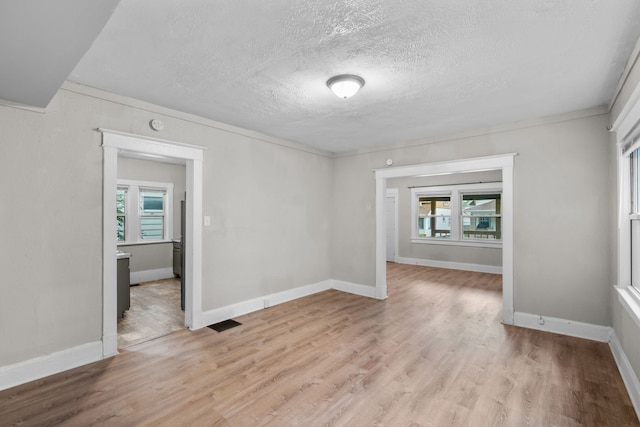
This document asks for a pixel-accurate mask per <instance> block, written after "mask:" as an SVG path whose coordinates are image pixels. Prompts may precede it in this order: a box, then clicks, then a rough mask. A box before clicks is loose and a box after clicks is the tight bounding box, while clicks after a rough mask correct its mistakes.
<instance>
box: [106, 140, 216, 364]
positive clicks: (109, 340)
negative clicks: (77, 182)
mask: <svg viewBox="0 0 640 427" xmlns="http://www.w3.org/2000/svg"><path fill="white" fill-rule="evenodd" d="M100 131H101V132H102V135H103V141H102V147H103V151H104V171H103V172H104V174H103V335H102V346H103V356H105V357H106V356H110V355H114V354H116V353H117V347H118V344H117V290H116V281H117V280H116V277H117V267H116V250H115V248H116V245H117V222H116V221H115V219H114V213H115V212H116V199H117V197H116V194H117V171H118V156H137V157H139V158H140V157H142V158H147V159H149V160H156V161H158V160H165V161H169V160H171V161H174V162H175V161H177V162H181V163H183V164H184V165H185V168H186V180H185V184H186V185H185V186H186V193H187V195H189V197H187V199H186V204H185V221H184V222H185V233H184V234H185V237H186V239H185V245H184V247H183V251H184V253H185V254H186V257H185V260H186V262H185V265H184V271H183V273H184V275H185V317H184V323H185V326H187V327H188V328H190V329H197V328H200V327H202V326H203V325H202V319H201V318H202V307H201V297H202V295H201V294H202V292H201V289H202V221H201V218H202V159H203V150H204V147H199V146H194V145H187V144H181V143H176V142H171V141H164V140H159V139H154V138H148V137H142V136H138V135H131V134H126V133H122V132H115V131H109V130H102V129H101V130H100Z"/></svg>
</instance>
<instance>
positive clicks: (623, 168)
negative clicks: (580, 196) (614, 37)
mask: <svg viewBox="0 0 640 427" xmlns="http://www.w3.org/2000/svg"><path fill="white" fill-rule="evenodd" d="M610 130H611V131H612V132H615V135H616V143H617V144H616V160H617V178H618V181H617V190H618V224H617V226H618V227H617V231H618V234H617V237H618V265H617V269H618V271H617V272H618V283H617V285H616V286H615V289H616V291H617V293H618V298H619V300H620V303H621V304H622V306H623V307H624V308H625V311H627V313H628V314H629V316H630V317H631V318H632V319H633V321H634V322H635V323H636V324H637V325H638V327H640V292H639V291H638V289H637V288H634V287H633V284H632V283H631V267H632V266H631V221H633V220H637V217H638V216H637V215H636V214H635V213H633V212H632V205H631V203H632V196H631V160H630V154H631V153H632V152H633V151H635V150H636V149H638V148H639V147H640V85H638V86H637V87H636V88H635V90H634V92H633V93H632V94H631V96H630V97H629V101H628V102H627V103H626V104H625V106H624V107H623V109H622V111H621V112H620V114H619V115H618V118H617V119H616V121H615V122H614V123H613V125H612V126H611V128H610Z"/></svg>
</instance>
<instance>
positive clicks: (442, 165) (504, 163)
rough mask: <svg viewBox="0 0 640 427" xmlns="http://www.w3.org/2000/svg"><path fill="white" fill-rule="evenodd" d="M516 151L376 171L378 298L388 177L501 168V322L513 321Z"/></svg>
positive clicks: (383, 272)
mask: <svg viewBox="0 0 640 427" xmlns="http://www.w3.org/2000/svg"><path fill="white" fill-rule="evenodd" d="M515 156H516V153H510V154H503V155H497V156H487V157H476V158H470V159H460V160H452V161H446V162H439V163H425V164H420V165H410V166H399V167H393V168H386V169H377V170H375V179H376V260H375V266H376V267H375V268H376V287H375V288H376V290H375V296H376V298H378V299H385V298H386V297H387V262H386V257H387V250H386V245H387V239H386V230H385V228H386V227H385V226H386V213H385V199H386V196H387V180H388V179H391V178H409V177H424V176H435V175H446V174H454V173H469V172H480V171H490V170H499V171H501V173H502V321H503V323H505V324H510V325H512V324H514V303H513V159H514V157H515Z"/></svg>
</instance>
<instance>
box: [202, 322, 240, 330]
mask: <svg viewBox="0 0 640 427" xmlns="http://www.w3.org/2000/svg"><path fill="white" fill-rule="evenodd" d="M240 325H242V323H240V322H236V321H235V320H232V319H229V320H223V321H222V322H218V323H214V324H213V325H209V326H208V328H211V329H213V330H214V331H216V332H222V331H226V330H227V329H231V328H235V327H236V326H240Z"/></svg>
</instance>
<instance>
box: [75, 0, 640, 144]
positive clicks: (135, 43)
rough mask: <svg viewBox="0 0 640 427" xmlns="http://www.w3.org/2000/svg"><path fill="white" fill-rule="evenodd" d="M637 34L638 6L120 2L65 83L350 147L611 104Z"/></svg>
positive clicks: (628, 0)
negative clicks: (358, 79) (335, 80)
mask: <svg viewBox="0 0 640 427" xmlns="http://www.w3.org/2000/svg"><path fill="white" fill-rule="evenodd" d="M639 34H640V2H639V1H637V0H538V1H534V0H529V1H513V0H484V1H469V0H439V1H435V0H412V1H399V0H343V1H328V0H307V1H305V2H295V1H290V0H272V1H258V0H234V1H226V0H225V1H222V0H189V1H185V0H122V1H121V2H120V5H119V6H118V8H117V9H116V11H115V12H114V14H113V16H112V17H111V19H110V21H109V22H108V23H107V25H106V26H105V28H104V29H103V31H102V33H101V34H100V35H99V36H98V37H97V39H96V40H95V42H94V44H93V45H92V47H91V48H90V49H89V51H88V52H87V54H86V55H85V56H84V58H83V59H82V60H81V61H80V62H79V63H78V65H77V66H76V68H75V70H74V71H73V72H72V73H71V75H70V77H69V80H72V81H75V82H78V83H81V84H85V85H88V86H93V87H96V88H99V89H103V90H107V91H110V92H114V93H118V94H122V95H126V96H130V97H133V98H137V99H140V100H144V101H148V102H152V103H155V104H159V105H162V106H166V107H170V108H174V109H177V110H180V111H184V112H189V113H194V114H197V115H199V116H203V117H207V118H211V119H214V120H217V121H221V122H225V123H228V124H232V125H236V126H240V127H243V128H247V129H252V130H256V131H259V132H262V133H265V134H267V135H272V136H275V137H280V138H284V139H287V140H291V141H296V142H299V143H302V144H306V145H309V146H313V147H316V148H320V149H323V150H327V151H332V152H341V151H346V150H353V149H359V148H367V147H372V146H376V145H383V144H389V143H395V142H402V141H407V140H415V139H419V138H423V137H429V136H435V135H441V134H447V133H452V132H458V131H463V130H469V129H474V128H480V127H486V126H491V125H497V124H504V123H509V122H513V121H518V120H524V119H531V118H538V117H543V116H548V115H553V114H558V113H563V112H569V111H576V110H581V109H587V108H592V107H598V106H601V105H605V104H607V103H608V102H609V100H610V99H611V97H612V96H613V93H614V90H615V87H616V84H617V82H618V80H619V78H620V76H621V74H622V71H623V69H624V66H625V64H626V62H627V59H628V58H629V55H630V54H631V51H632V49H633V46H634V45H635V42H636V40H637V38H638V35H639ZM342 73H351V74H357V75H360V76H362V77H363V78H364V79H365V80H366V84H365V86H364V88H363V89H362V90H361V91H360V92H359V93H358V94H357V95H356V96H354V97H353V98H350V99H348V100H344V99H339V98H337V97H336V96H335V95H333V94H332V93H331V92H330V91H329V89H328V88H327V87H326V85H325V82H326V80H327V79H328V78H329V77H331V76H333V75H335V74H342Z"/></svg>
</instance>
